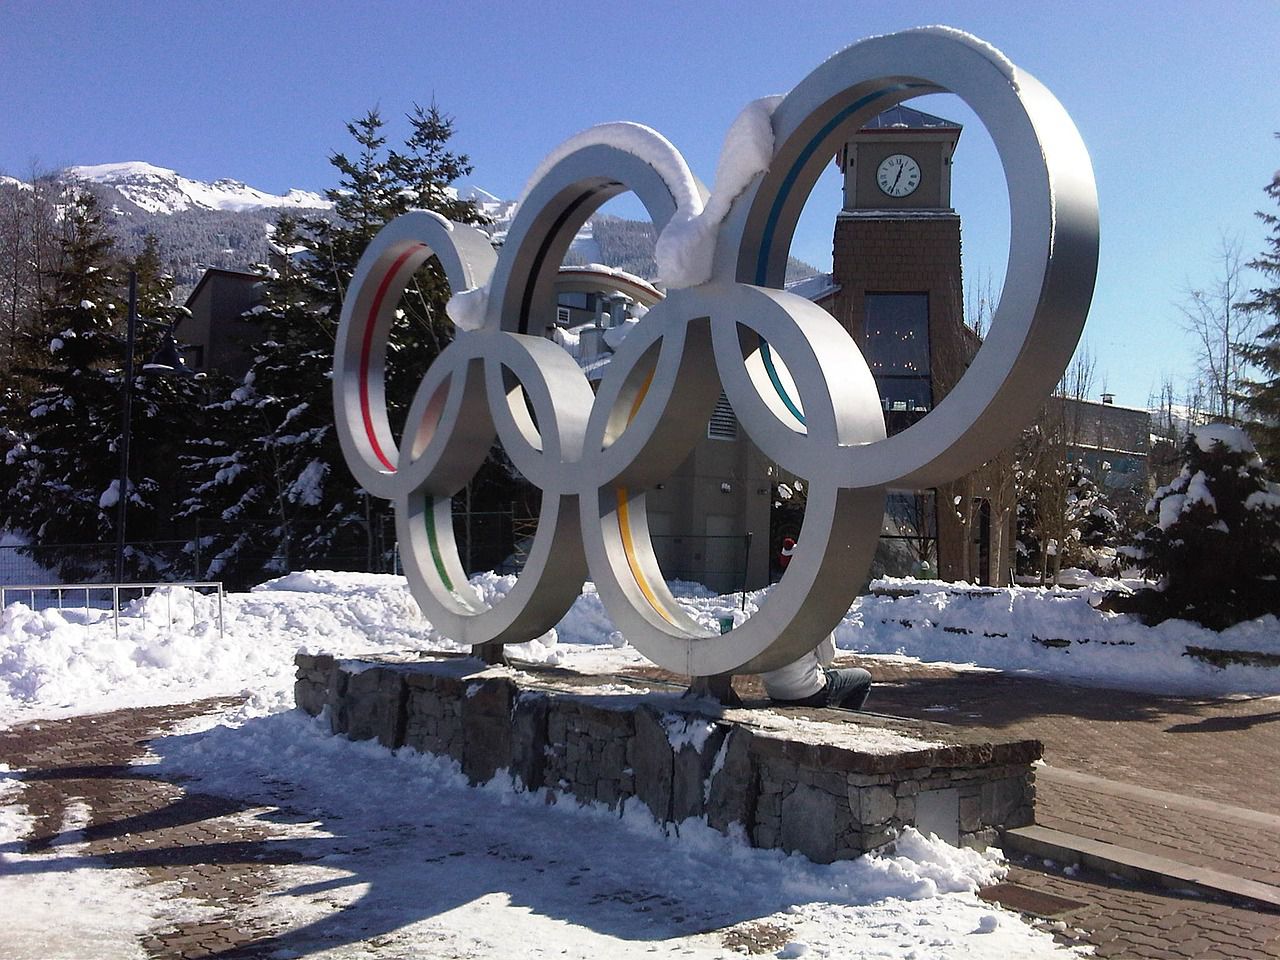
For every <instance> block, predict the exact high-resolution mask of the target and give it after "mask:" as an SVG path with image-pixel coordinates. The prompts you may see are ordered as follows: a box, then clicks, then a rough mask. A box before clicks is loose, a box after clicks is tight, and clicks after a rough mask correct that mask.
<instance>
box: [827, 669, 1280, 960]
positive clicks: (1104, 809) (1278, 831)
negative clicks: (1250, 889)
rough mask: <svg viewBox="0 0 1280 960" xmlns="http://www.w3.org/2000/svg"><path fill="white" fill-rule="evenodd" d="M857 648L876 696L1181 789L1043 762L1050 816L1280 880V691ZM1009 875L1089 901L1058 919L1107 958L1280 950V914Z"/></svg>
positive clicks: (1084, 876)
mask: <svg viewBox="0 0 1280 960" xmlns="http://www.w3.org/2000/svg"><path fill="white" fill-rule="evenodd" d="M849 659H850V662H855V663H859V664H860V665H862V666H866V667H867V668H868V669H870V670H871V671H872V673H873V674H874V675H876V678H877V681H878V682H877V684H876V687H875V690H874V694H873V700H872V701H871V702H869V703H868V708H870V709H874V710H876V711H879V712H884V713H891V714H895V715H898V716H909V717H919V718H921V719H927V720H935V721H937V720H942V721H945V722H947V723H954V724H958V725H961V726H965V727H968V728H971V729H977V730H985V731H989V732H990V734H991V735H992V736H993V737H994V736H1012V737H1034V738H1036V739H1038V740H1040V741H1042V742H1043V743H1044V747H1045V760H1046V762H1047V763H1048V764H1050V766H1051V767H1054V768H1066V769H1068V770H1077V771H1081V772H1085V773H1089V774H1092V775H1093V776H1094V777H1097V778H1102V779H1103V780H1108V781H1120V782H1122V783H1123V784H1133V785H1135V786H1138V787H1143V788H1147V789H1148V790H1152V791H1164V792H1168V793H1170V794H1176V795H1178V797H1179V798H1180V802H1177V803H1172V802H1171V803H1161V802H1159V799H1158V797H1155V796H1149V797H1144V798H1135V797H1134V796H1132V795H1123V794H1121V793H1119V792H1117V791H1116V790H1109V789H1107V785H1106V784H1105V783H1097V784H1087V783H1086V784H1081V783H1071V782H1063V781H1062V780H1058V779H1054V778H1052V777H1050V776H1049V775H1043V776H1041V777H1040V778H1038V782H1037V797H1036V820H1037V822H1038V823H1040V824H1042V825H1044V826H1047V827H1053V828H1055V829H1058V830H1062V831H1064V832H1067V833H1073V834H1076V835H1078V836H1084V837H1089V838H1091V839H1097V840H1104V841H1107V842H1110V843H1117V844H1121V845H1123V846H1127V847H1129V848H1131V849H1136V850H1140V851H1143V852H1147V853H1153V854H1156V855H1158V856H1162V857H1167V858H1169V859H1173V860H1178V861H1180V862H1183V863H1191V864H1200V865H1205V866H1212V867H1214V868H1215V869H1218V870H1221V871H1223V872H1225V873H1229V874H1232V875H1234V876H1240V877H1245V878H1247V879H1252V880H1258V881H1260V882H1263V883H1270V884H1273V885H1280V825H1276V824H1270V825H1269V824H1268V823H1267V822H1266V820H1267V818H1265V817H1250V816H1248V815H1247V813H1248V811H1258V812H1259V813H1261V814H1275V813H1278V812H1280V810H1277V806H1276V800H1277V797H1278V796H1280V773H1278V772H1277V771H1280V698H1275V697H1269V698H1203V697H1169V696H1160V695H1154V694H1142V693H1133V692H1128V691H1116V690H1104V689H1097V688H1090V687H1081V686H1077V685H1073V684H1064V683H1054V682H1050V681H1046V680H1038V679H1033V678H1027V677H1017V676H1011V675H1007V674H999V673H988V672H973V671H955V670H949V669H945V668H935V667H926V666H921V665H916V664H886V663H884V662H882V661H876V660H862V659H859V658H849ZM1222 805H1230V806H1229V807H1224V806H1222ZM1231 808H1244V809H1245V812H1244V813H1241V812H1240V811H1233V810H1232V809H1231ZM1008 882H1010V883H1013V884H1016V885H1017V886H1019V887H1023V888H1026V889H1028V890H1032V891H1037V892H1042V893H1048V894H1052V895H1054V896H1058V897H1064V898H1067V899H1068V900H1072V901H1075V902H1077V903H1080V904H1082V905H1081V906H1079V907H1076V908H1074V909H1070V910H1067V911H1066V912H1062V913H1058V914H1054V915H1053V916H1051V917H1049V918H1047V922H1048V924H1051V925H1052V926H1051V929H1054V930H1055V933H1056V934H1057V935H1058V937H1059V939H1060V940H1062V941H1063V942H1067V943H1077V944H1091V945H1093V946H1094V948H1095V949H1096V953H1097V956H1100V957H1137V958H1152V960H1160V958H1171V957H1196V958H1201V957H1203V958H1216V957H1223V958H1235V960H1252V958H1255V957H1273V958H1274V957H1280V912H1275V911H1267V910H1261V909H1252V908H1250V907H1247V906H1242V905H1239V904H1235V903H1230V902H1215V901H1213V900H1211V899H1208V898H1206V897H1203V896H1197V895H1195V894H1192V893H1189V892H1179V891H1173V890H1166V889H1161V888H1159V887H1155V886H1153V885H1143V884H1138V883H1131V882H1128V881H1125V880H1122V879H1120V878H1117V877H1113V876H1108V875H1106V874H1103V873H1099V872H1097V871H1091V870H1087V869H1079V870H1073V871H1071V872H1070V874H1068V873H1067V872H1066V871H1064V870H1063V869H1061V868H1060V867H1058V866H1056V865H1052V866H1051V865H1046V864H1044V863H1041V862H1039V861H1033V860H1029V859H1026V858H1023V859H1021V860H1016V861H1015V866H1014V867H1013V869H1012V871H1011V873H1010V876H1009V878H1008Z"/></svg>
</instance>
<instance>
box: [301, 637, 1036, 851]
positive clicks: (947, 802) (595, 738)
mask: <svg viewBox="0 0 1280 960" xmlns="http://www.w3.org/2000/svg"><path fill="white" fill-rule="evenodd" d="M297 666H298V679H297V685H296V691H295V693H296V701H297V704H298V706H299V707H300V708H301V709H303V710H305V711H306V712H307V713H309V714H312V715H320V714H322V713H324V714H327V716H328V720H329V724H330V728H331V729H332V731H333V732H334V733H335V734H342V735H345V736H348V737H350V738H351V739H356V740H362V739H376V740H377V741H378V742H379V743H382V744H383V745H384V746H387V747H391V748H393V749H396V748H400V747H410V748H412V749H414V750H418V751H420V752H424V753H434V754H440V755H444V756H448V757H452V758H453V759H455V760H457V761H458V763H459V765H460V767H461V769H462V771H463V773H464V774H466V776H467V777H468V778H469V779H470V780H471V781H472V782H473V783H482V782H485V781H487V780H489V779H491V778H492V777H494V776H495V775H496V774H498V773H499V772H500V771H503V770H506V771H508V772H509V773H510V775H511V777H512V778H513V780H514V782H515V783H516V784H517V785H518V787H520V788H522V789H525V790H531V791H532V790H543V789H545V790H546V791H547V793H548V797H549V798H552V799H555V798H559V797H572V798H574V799H575V800H577V801H578V802H583V803H600V804H604V805H606V806H608V807H611V808H614V809H617V808H619V807H620V806H621V805H622V804H624V803H627V802H628V801H632V800H635V801H637V802H640V803H643V804H644V805H645V806H646V807H647V808H648V809H649V810H650V811H651V812H652V814H653V816H654V817H655V818H656V819H658V820H660V821H663V822H674V823H679V822H681V821H684V820H686V819H688V818H690V817H698V818H705V819H706V821H707V823H708V824H709V825H710V826H712V827H713V828H715V829H717V830H720V831H721V832H726V833H727V832H730V831H732V830H741V831H742V832H743V833H744V834H745V836H746V837H747V838H748V839H749V841H750V842H751V843H752V844H753V845H754V846H757V847H767V848H780V849H783V850H786V851H795V852H799V853H802V854H804V855H805V856H808V857H809V858H810V859H812V860H815V861H817V862H822V863H827V862H831V861H833V860H838V859H847V858H852V857H856V856H859V855H860V854H862V853H864V852H866V851H867V850H873V849H875V848H877V847H879V846H882V845H884V844H885V843H888V842H889V841H890V840H892V839H893V837H894V836H896V834H897V833H898V832H899V831H900V830H901V829H902V828H903V827H906V826H916V827H919V828H920V829H922V830H926V831H929V832H933V833H937V834H938V835H939V836H942V837H943V838H944V839H947V840H950V841H951V842H953V843H968V844H973V845H984V846H985V845H986V844H988V843H990V842H992V840H993V839H994V837H995V831H996V830H997V829H998V828H999V827H1013V826H1023V825H1026V824H1028V823H1031V822H1033V818H1034V799H1035V780H1034V774H1033V772H1032V767H1031V763H1032V761H1034V760H1035V759H1038V757H1039V756H1040V745H1039V744H1038V743H1037V742H1036V741H1015V742H1011V743H1006V744H995V745H993V744H988V743H982V744H965V743H953V744H945V745H940V744H938V743H935V742H922V743H920V745H919V749H915V748H913V747H912V746H911V745H910V741H908V742H907V746H906V747H904V749H903V750H901V751H898V752H895V753H889V754H886V753H882V752H876V753H867V752H862V751H859V750H857V749H851V748H849V747H839V746H832V745H830V744H825V743H821V742H812V738H810V740H809V741H799V740H795V739H791V738H789V736H788V734H787V732H786V728H785V724H783V726H782V727H780V728H779V727H776V726H775V727H773V728H770V729H761V728H758V727H755V726H753V724H752V723H751V722H750V714H751V711H731V712H729V713H728V714H726V715H708V714H707V713H705V712H703V709H705V707H706V705H705V704H699V702H697V701H686V700H680V699H678V698H675V697H670V696H668V697H654V696H644V695H640V694H637V695H613V696H602V695H594V696H593V695H590V694H589V693H583V692H577V691H574V690H573V689H566V688H563V687H557V686H556V685H555V684H548V685H542V684H531V683H529V682H528V681H527V679H526V678H525V677H523V676H521V677H519V679H518V680H517V678H516V677H514V676H512V675H510V674H509V673H504V672H503V671H501V670H500V669H498V670H495V669H493V668H488V667H486V666H485V665H484V664H481V663H479V662H478V661H472V660H463V659H454V660H441V661H428V662H415V663H382V664H378V663H368V662H351V661H336V660H334V659H333V658H331V657H325V656H310V655H299V656H298V657H297ZM867 722H871V720H870V718H867ZM833 729H836V727H835V725H833Z"/></svg>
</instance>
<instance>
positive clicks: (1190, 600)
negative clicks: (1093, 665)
mask: <svg viewBox="0 0 1280 960" xmlns="http://www.w3.org/2000/svg"><path fill="white" fill-rule="evenodd" d="M1183 459H1184V463H1183V466H1182V470H1181V472H1180V473H1179V474H1178V476H1177V477H1175V478H1174V480H1173V482H1172V483H1171V484H1169V485H1168V486H1164V487H1161V488H1160V489H1158V490H1157V491H1156V493H1155V496H1154V497H1153V498H1152V500H1151V501H1150V502H1149V503H1148V504H1147V514H1148V516H1149V517H1151V518H1152V519H1153V521H1154V522H1153V523H1152V524H1151V525H1150V526H1149V527H1148V529H1147V530H1145V531H1144V532H1143V533H1141V534H1140V535H1139V536H1138V538H1137V543H1136V544H1135V545H1134V546H1132V547H1128V548H1125V549H1124V551H1123V552H1124V553H1125V554H1126V555H1127V556H1129V557H1131V558H1132V559H1133V560H1135V561H1136V562H1137V564H1138V565H1139V567H1141V569H1142V571H1143V573H1144V574H1145V575H1147V576H1149V577H1153V578H1159V586H1158V590H1156V591H1144V592H1142V593H1140V594H1138V595H1137V596H1136V598H1135V601H1134V603H1133V604H1132V605H1131V606H1130V609H1135V610H1137V611H1138V612H1140V613H1143V614H1145V615H1146V617H1147V618H1148V619H1149V620H1153V621H1158V620H1163V619H1165V618H1167V617H1182V618H1184V619H1188V620H1195V621H1196V622H1198V623H1201V624H1203V625H1205V626H1207V627H1212V628H1214V629H1218V630H1221V629H1224V628H1226V627H1228V626H1230V625H1231V624H1233V623H1238V622H1240V621H1241V620H1247V619H1250V618H1252V617H1257V616H1261V615H1262V614H1264V613H1280V590H1278V589H1277V586H1278V582H1280V580H1278V578H1280V485H1277V484H1275V483H1272V482H1270V481H1269V480H1268V478H1267V476H1266V474H1265V473H1264V470H1263V464H1262V460H1261V458H1260V457H1259V456H1258V455H1257V453H1256V452H1255V450H1254V448H1253V444H1252V443H1251V442H1250V441H1249V438H1248V437H1247V436H1246V435H1245V433H1244V431H1243V430H1241V429H1239V428H1238V427H1233V426H1229V425H1227V424H1221V423H1215V424H1208V425H1206V426H1202V427H1197V428H1195V429H1194V430H1192V432H1191V434H1190V435H1189V436H1188V438H1187V441H1186V443H1185V445H1184V447H1183Z"/></svg>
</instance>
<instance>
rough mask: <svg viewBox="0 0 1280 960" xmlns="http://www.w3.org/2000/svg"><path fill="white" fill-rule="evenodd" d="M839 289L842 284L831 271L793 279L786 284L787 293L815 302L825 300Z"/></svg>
mask: <svg viewBox="0 0 1280 960" xmlns="http://www.w3.org/2000/svg"><path fill="white" fill-rule="evenodd" d="M839 289H840V284H838V283H836V279H835V277H834V276H832V275H831V274H829V273H817V274H814V275H813V276H812V277H805V278H804V279H803V280H792V281H791V282H790V283H788V284H787V285H786V291H787V293H794V294H795V295H796V296H797V297H804V298H805V299H806V300H812V301H813V302H814V303H817V302H818V301H819V300H825V299H826V298H827V297H829V296H831V295H832V294H833V293H835V292H836V291H838V290H839Z"/></svg>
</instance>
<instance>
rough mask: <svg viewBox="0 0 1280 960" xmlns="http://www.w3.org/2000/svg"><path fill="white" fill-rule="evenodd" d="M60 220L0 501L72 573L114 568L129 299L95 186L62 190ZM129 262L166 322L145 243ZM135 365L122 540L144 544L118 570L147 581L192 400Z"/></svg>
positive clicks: (162, 286) (39, 549)
mask: <svg viewBox="0 0 1280 960" xmlns="http://www.w3.org/2000/svg"><path fill="white" fill-rule="evenodd" d="M67 228H68V233H67V240H66V242H65V249H64V256H63V262H62V266H61V268H60V269H59V270H58V271H56V273H55V274H54V276H53V278H52V281H53V282H52V286H51V292H50V294H49V295H48V297H47V298H46V301H45V302H44V303H43V304H42V310H41V317H40V323H39V325H38V326H37V327H35V328H34V329H33V330H31V331H30V332H29V333H28V336H29V337H30V338H31V339H32V340H33V341H35V342H38V343H39V344H41V345H43V351H42V352H43V355H44V356H45V357H47V358H48V359H47V360H46V361H45V362H44V363H43V364H41V365H39V366H33V367H32V368H31V369H29V370H28V371H27V372H28V374H29V375H30V376H31V377H32V378H33V379H35V380H36V381H37V382H38V383H39V384H40V388H39V390H38V392H37V394H36V396H35V398H34V399H33V400H32V402H31V403H30V404H29V405H28V407H27V409H26V411H25V424H26V429H25V434H24V435H22V436H20V437H19V436H11V437H10V441H11V444H12V446H11V448H10V450H9V452H8V455H7V457H6V460H5V468H4V477H3V480H4V482H3V485H2V489H0V502H2V503H3V514H4V518H5V525H7V526H8V527H9V528H10V529H13V530H15V531H18V532H20V533H22V534H25V535H26V536H27V537H28V538H29V539H30V540H31V542H32V544H33V549H34V550H35V552H36V555H37V559H38V560H39V561H40V563H41V564H42V565H43V566H45V567H48V568H50V569H56V570H57V571H58V572H59V574H60V576H61V577H62V578H63V579H64V580H70V581H77V580H84V579H96V578H101V577H103V576H109V575H111V574H112V573H114V570H113V561H114V555H113V553H112V551H111V549H110V548H109V547H105V546H101V545H104V544H108V543H112V542H113V541H114V540H115V538H116V530H117V523H118V519H119V509H118V508H119V497H120V495H121V491H120V467H121V449H120V440H121V436H122V433H121V431H122V426H123V424H122V420H123V417H122V408H123V402H124V377H123V370H122V367H123V362H122V361H123V360H124V353H125V342H124V339H123V336H122V334H123V331H124V324H125V321H126V318H127V306H126V300H125V298H124V296H123V294H124V291H123V289H122V284H121V272H122V271H121V267H122V265H121V264H120V263H119V262H118V261H117V260H116V258H115V256H114V250H113V244H112V241H111V239H110V237H109V235H108V233H107V231H106V224H105V222H104V218H103V214H102V211H101V209H100V207H99V203H98V201H97V200H96V198H95V197H94V196H93V194H91V193H89V192H81V193H80V194H78V195H77V196H76V197H74V198H73V199H72V201H71V203H70V204H69V207H68V213H67ZM133 266H136V267H138V268H139V269H140V270H141V271H142V274H143V277H144V283H143V284H142V285H141V288H140V289H141V296H140V302H141V303H142V304H143V305H144V306H145V307H147V308H148V309H152V310H155V311H156V313H157V314H158V315H159V317H160V318H161V319H164V318H165V314H166V312H167V311H169V310H170V309H171V308H170V307H169V306H168V300H169V297H170V294H171V292H172V282H171V281H170V280H168V278H165V277H163V276H161V275H160V272H159V255H158V251H157V250H156V249H155V247H154V244H152V245H150V246H149V247H148V249H147V252H146V253H145V255H144V256H143V257H141V258H139V261H138V262H137V263H136V264H134V265H133ZM151 339H152V340H154V338H151ZM148 346H149V343H148V341H147V340H145V339H144V340H143V342H142V343H141V344H139V345H137V346H136V348H135V357H138V358H145V357H146V356H148V355H149V354H148V353H147V352H144V351H146V350H147V348H148ZM142 365H143V364H142V363H141V362H138V363H137V364H136V371H135V380H134V385H133V389H134V397H135V402H134V404H133V407H132V417H131V429H130V437H131V440H132V455H131V457H130V468H131V469H130V475H129V483H128V484H127V486H126V491H127V496H128V497H129V503H128V524H129V526H128V534H129V539H130V540H131V541H143V542H144V543H143V544H142V545H138V546H134V547H131V548H130V549H129V551H128V559H129V569H128V574H129V576H131V577H135V578H136V577H139V576H143V577H146V578H148V579H154V578H156V577H158V576H162V575H166V574H167V573H168V572H169V569H168V568H169V567H170V566H171V564H172V563H173V558H172V557H165V556H164V555H163V554H164V551H163V550H159V549H156V548H155V547H154V546H153V545H152V544H153V542H154V541H156V540H157V539H160V538H163V537H168V536H172V532H171V530H170V529H169V528H168V513H167V510H166V509H165V508H166V502H167V501H166V497H165V495H164V492H165V490H166V485H167V484H171V483H172V475H173V470H172V464H173V463H174V461H175V458H176V452H177V447H178V444H179V442H180V439H181V438H182V437H183V436H185V435H186V432H187V431H189V429H190V423H191V421H192V419H193V417H194V414H195V411H196V410H197V409H198V404H197V400H196V395H195V393H194V392H193V389H192V387H191V386H190V385H184V384H160V383H156V382H153V381H152V380H150V379H149V378H147V377H145V376H144V375H143V374H142V370H141V367H142ZM84 545H96V547H97V548H96V549H86V548H85V546H84ZM185 572H186V571H185V570H183V571H182V573H185Z"/></svg>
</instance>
